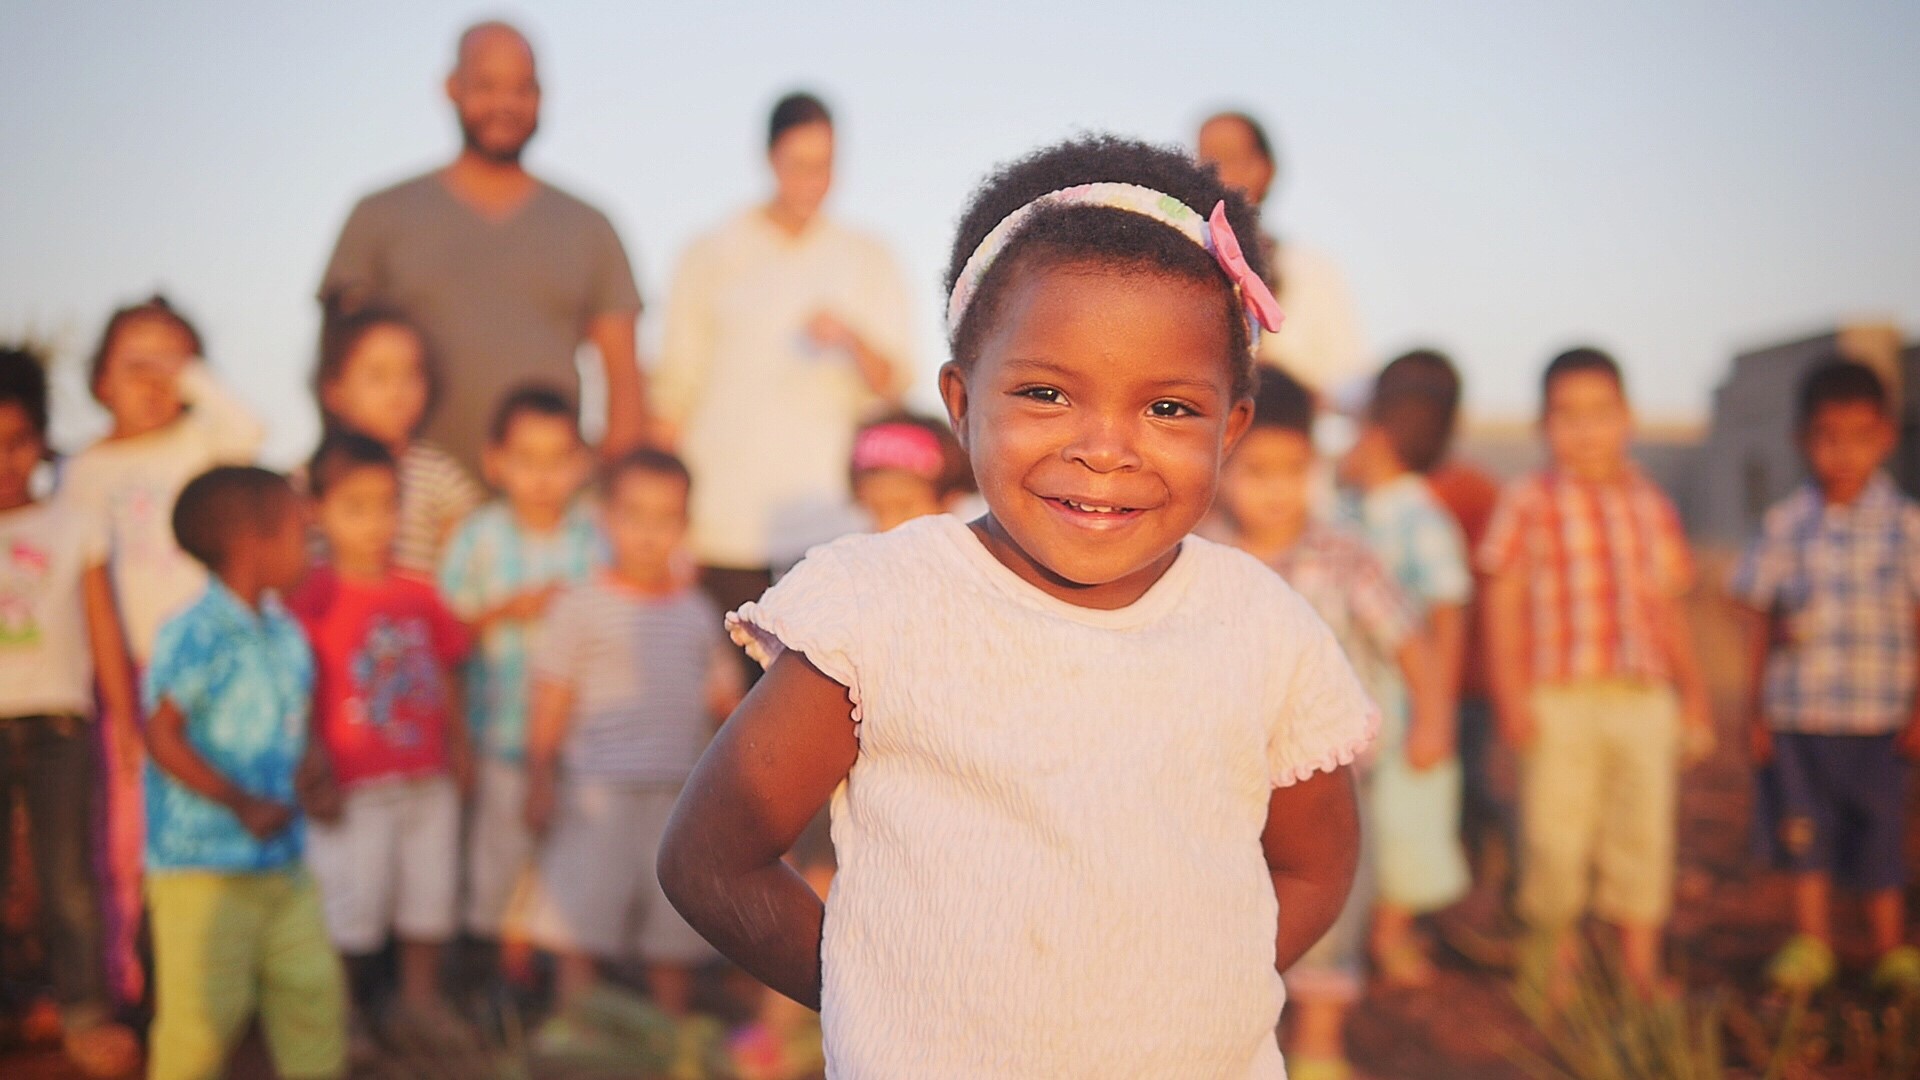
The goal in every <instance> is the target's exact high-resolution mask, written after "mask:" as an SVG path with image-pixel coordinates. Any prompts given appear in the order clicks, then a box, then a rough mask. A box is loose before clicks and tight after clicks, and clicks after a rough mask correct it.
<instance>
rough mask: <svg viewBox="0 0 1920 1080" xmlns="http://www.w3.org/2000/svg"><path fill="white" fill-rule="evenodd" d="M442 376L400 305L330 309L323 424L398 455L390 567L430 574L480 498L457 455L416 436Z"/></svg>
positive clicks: (324, 344) (320, 376) (324, 341)
mask: <svg viewBox="0 0 1920 1080" xmlns="http://www.w3.org/2000/svg"><path fill="white" fill-rule="evenodd" d="M437 378H438V374H437V372H436V371H435V370H434V367H433V363H432V360H431V358H430V357H429V356H428V354H427V346H426V341H425V340H424V339H423V338H422V337H421V336H420V331H419V330H417V329H415V327H414V326H413V324H412V323H410V322H408V321H407V320H406V319H405V318H403V317H402V316H400V315H398V314H397V313H395V312H391V311H384V310H380V309H377V308H375V309H368V310H364V311H359V312H355V313H354V314H352V315H342V316H331V317H329V318H328V320H327V323H326V325H325V327H324V328H322V330H321V334H320V366H319V368H318V369H317V370H316V371H315V372H314V375H313V388H314V396H315V397H316V398H318V399H319V402H320V419H321V427H322V429H323V430H324V431H326V432H329V433H331V432H334V431H353V432H358V433H359V434H361V435H365V436H367V437H369V438H371V439H375V440H377V441H378V442H380V443H381V444H382V445H383V446H385V447H386V448H387V450H388V452H390V453H391V454H392V455H393V457H394V460H395V461H397V462H399V469H400V520H399V525H398V531H397V532H396V534H395V538H394V548H393V568H394V569H395V570H399V571H402V572H405V573H411V574H423V575H427V576H429V577H431V576H432V575H433V574H434V573H435V571H437V570H438V569H439V566H440V554H441V552H442V550H443V549H444V548H445V547H446V542H447V538H448V537H449V536H451V535H452V534H453V530H454V529H455V528H456V527H458V526H459V524H460V522H461V521H463V520H465V519H466V516H467V515H468V514H470V513H472V512H473V510H474V508H475V507H477V506H479V505H480V503H481V501H482V498H483V496H482V494H481V491H480V486H479V485H478V484H476V483H474V481H473V478H472V477H471V476H468V475H467V470H466V469H465V468H464V467H463V466H462V465H461V464H460V462H459V461H457V460H455V459H454V457H453V455H451V454H449V453H447V452H446V451H445V450H442V449H440V447H438V446H436V445H434V444H433V443H430V442H428V441H426V440H424V439H421V438H419V437H418V435H419V432H420V427H421V425H422V424H424V423H425V422H426V418H427V411H428V409H429V408H430V407H431V406H432V404H433V399H434V392H435V389H436V382H437Z"/></svg>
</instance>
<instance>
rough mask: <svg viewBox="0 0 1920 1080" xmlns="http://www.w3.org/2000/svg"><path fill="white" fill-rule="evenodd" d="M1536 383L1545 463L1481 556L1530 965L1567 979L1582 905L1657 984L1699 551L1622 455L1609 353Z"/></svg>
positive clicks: (1626, 423)
mask: <svg viewBox="0 0 1920 1080" xmlns="http://www.w3.org/2000/svg"><path fill="white" fill-rule="evenodd" d="M1541 390H1542V398H1543V410H1542V421H1541V428H1542V431H1543V432H1544V434H1545V436H1546V442H1547V449H1548V453H1549V458H1550V463H1549V464H1548V466H1547V467H1546V468H1545V469H1543V470H1541V471H1539V472H1537V473H1534V474H1532V475H1530V476H1526V477H1523V478H1521V479H1520V480H1518V481H1516V482H1514V483H1513V484H1512V485H1510V486H1509V487H1508V488H1507V490H1506V491H1505V492H1503V493H1502V495H1501V498H1500V504H1499V506H1498V507H1497V508H1496V509H1495V511H1494V517H1493V521H1492V523H1491V524H1490V525H1489V526H1488V529H1487V536H1486V539H1485V540H1484V541H1483V542H1482V544H1481V546H1480V550H1479V553H1478V555H1479V559H1478V561H1479V564H1480V568H1481V570H1482V571H1483V572H1484V573H1485V574H1486V575H1487V576H1488V586H1487V595H1486V606H1485V617H1486V623H1487V625H1486V629H1487V642H1488V645H1489V648H1490V652H1491V658H1492V664H1491V673H1492V675H1493V697H1494V708H1495V711H1496V713H1497V715H1498V720H1499V725H1500V729H1501V733H1502V735H1503V736H1504V737H1505V738H1506V739H1507V740H1508V741H1509V742H1511V743H1512V744H1513V746H1514V747H1515V748H1516V749H1517V750H1518V751H1519V753H1520V754H1521V758H1522V777H1521V792H1520V817H1521V825H1520V827H1521V846H1522V851H1523V854H1522V858H1521V880H1520V890H1519V897H1518V906H1519V909H1520V915H1521V917H1522V918H1523V919H1525V920H1526V921H1527V923H1528V925H1529V927H1530V928H1531V929H1532V931H1533V932H1534V937H1535V940H1534V944H1535V948H1534V949H1533V950H1532V956H1531V959H1532V961H1533V964H1532V971H1531V974H1533V975H1535V976H1547V975H1549V974H1550V975H1551V977H1552V980H1553V986H1554V987H1555V988H1556V989H1564V988H1565V985H1566V984H1565V982H1564V979H1565V977H1566V976H1567V975H1568V974H1569V973H1570V969H1571V966H1572V961H1573V953H1572V946H1573V943H1574V935H1573V934H1572V933H1570V931H1571V929H1572V928H1573V926H1574V924H1575V923H1576V922H1577V921H1578V920H1579V918H1580V917H1581V915H1582V914H1584V913H1585V912H1586V910H1587V909H1588V908H1589V906H1590V907H1591V909H1592V911H1593V913H1594V914H1595V915H1597V916H1599V917H1600V918H1602V919H1604V920H1606V921H1608V922H1610V923H1613V924H1614V925H1615V926H1616V927H1617V928H1618V929H1619V932H1620V944H1621V957H1622V961H1623V964H1624V967H1625V971H1626V974H1627V976H1628V977H1629V978H1630V979H1631V980H1632V981H1633V982H1634V983H1635V985H1636V986H1638V987H1639V988H1640V989H1641V990H1642V992H1651V991H1653V990H1654V989H1655V988H1656V987H1657V986H1658V985H1659V981H1660V978H1661V975H1660V972H1661V963H1660V951H1661V938H1662V931H1663V928H1664V927H1665V925H1666V919H1667V915H1668V911H1669V908H1670V906H1671V903H1672V893H1673V868H1674V811H1675V802H1676V794H1677V788H1678V786H1679V784H1678V772H1679V768H1678V766H1679V764H1680V759H1681V757H1682V754H1683V751H1684V752H1685V754H1686V755H1687V756H1688V757H1690V758H1697V757H1699V756H1704V755H1705V754H1706V753H1707V751H1708V750H1710V749H1711V747H1712V743H1713V735H1712V728H1711V720H1710V714H1709V710H1708V704H1707V695H1706V688H1705V684H1704V683H1703V681H1702V679H1701V676H1700V669H1699V664H1698V662H1697V659H1696V657H1695V655H1694V647H1693V641H1692V638H1691V636H1690V634H1689V633H1688V632H1687V623H1686V619H1685V616H1684V613H1683V612H1682V610H1681V607H1680V603H1679V600H1680V597H1681V595H1682V594H1683V593H1685V591H1686V590H1687V589H1688V587H1689V586H1690V584H1691V579H1692V575H1693V571H1692V559H1691V557H1690V556H1689V554H1688V552H1687V542H1686V537H1685V535H1684V534H1683V533H1682V532H1681V529H1680V522H1679V518H1678V515H1676V514H1675V513H1674V509H1673V506H1672V504H1671V503H1670V502H1668V500H1667V498H1666V496H1665V495H1663V494H1661V492H1660V490H1659V488H1657V487H1655V486H1654V484H1653V483H1652V482H1651V481H1649V480H1648V479H1647V478H1646V477H1645V476H1644V475H1642V474H1641V473H1640V471H1639V470H1638V469H1637V468H1636V467H1635V466H1634V464H1633V461H1632V459H1631V458H1630V457H1629V456H1628V444H1629V441H1630V438H1631V434H1632V416H1631V413H1630V411H1629V409H1628V406H1627V397H1626V384H1625V383H1624V381H1623V380H1622V378H1621V375H1620V368H1619V366H1618V365H1617V364H1615V363H1614V361H1613V359H1612V358H1611V357H1609V356H1608V355H1606V354H1605V353H1603V352H1600V351H1598V350H1596V349H1574V350H1572V351H1570V352H1567V353H1563V354H1561V355H1560V356H1558V357H1556V358H1555V359H1554V360H1553V362H1552V363H1550V364H1548V365H1547V370H1546V374H1545V376H1544V377H1543V379H1542V387H1541ZM1590 882H1591V889H1590V888H1589V883H1590Z"/></svg>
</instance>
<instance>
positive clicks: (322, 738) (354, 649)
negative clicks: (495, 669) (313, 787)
mask: <svg viewBox="0 0 1920 1080" xmlns="http://www.w3.org/2000/svg"><path fill="white" fill-rule="evenodd" d="M307 486H308V493H309V494H310V495H311V496H312V498H313V502H314V511H315V517H316V518H317V519H318V521H319V525H320V532H321V533H322V535H324V536H325V538H326V541H327V550H328V552H329V559H330V561H329V562H328V563H327V564H326V565H324V566H319V567H315V568H314V569H313V570H312V572H310V573H309V574H308V575H307V578H306V580H305V581H304V582H302V583H301V586H300V588H299V589H298V590H297V591H296V592H294V593H293V594H292V595H291V596H290V597H288V600H287V607H288V608H289V610H291V611H292V612H293V613H294V615H295V616H297V617H298V618H299V620H300V622H301V624H302V625H303V627H304V628H305V629H306V632H307V639H308V641H309V642H310V643H311V644H312V646H313V651H314V660H315V666H316V676H315V681H314V702H315V707H314V733H315V735H316V736H317V738H318V742H319V745H318V751H319V754H320V755H321V757H322V758H323V759H324V760H325V762H326V764H327V766H328V769H329V771H330V773H331V775H332V777H333V779H334V782H335V783H336V784H337V785H338V787H339V788H340V790H341V793H342V798H341V811H340V813H339V815H337V816H329V817H325V818H322V817H319V816H318V815H316V817H315V820H314V822H313V824H312V826H311V827H310V828H309V830H308V833H307V860H308V864H309V865H310V866H311V867H312V869H313V875H314V878H315V880H316V881H318V882H319V885H320V899H321V901H322V903H323V906H324V908H325V911H326V916H327V929H328V932H329V933H330V934H331V935H332V938H333V943H334V944H335V945H336V946H337V947H338V948H339V949H340V951H341V952H342V953H344V954H345V956H346V963H347V972H348V975H349V977H350V982H351V985H352V989H353V996H354V998H355V1004H356V1005H358V1006H359V1008H360V1015H362V1016H366V1017H371V1016H372V1015H373V1009H372V1005H373V1000H372V999H373V996H374V992H373V988H374V987H375V986H376V985H377V984H378V981H379V980H378V966H377V962H378V959H379V957H378V952H379V950H380V949H382V948H383V947H384V946H385V945H386V943H387V940H388V938H389V936H393V937H397V938H398V939H399V959H400V1004H401V1008H402V1012H403V1015H404V1017H405V1018H406V1019H409V1020H413V1021H418V1022H423V1023H427V1024H431V1023H434V1022H436V1021H440V1020H443V1019H444V1018H445V1017H446V1015H447V1013H446V1010H445V1008H444V1006H443V1005H442V1003H441V997H440V991H439V982H438V980H439V970H440V959H441V952H442V949H443V947H444V945H445V944H446V942H448V941H449V940H451V939H452V937H453V933H454V928H455V923H454V907H455V894H456V890H457V886H458V879H459V868H458V861H459V850H460V789H461V788H463V787H465V786H467V785H468V784H469V783H470V782H471V781H472V778H473V761H472V757H471V756H470V755H469V754H468V752H467V731H466V722H465V718H464V717H462V716H459V715H457V710H458V705H457V702H458V700H459V699H458V696H457V694H456V692H455V688H454V686H453V685H452V677H451V672H452V669H453V666H454V665H455V664H457V663H459V661H460V660H461V659H462V658H463V657H464V656H465V654H466V650H467V631H466V627H464V626H463V625H461V624H460V622H459V620H457V619H455V618H454V617H453V615H452V614H451V613H450V612H448V611H447V609H446V607H445V606H443V605H442V604H441V602H440V594H439V593H438V592H437V591H436V590H435V589H434V587H433V585H431V584H430V583H428V582H426V581H423V580H420V579H418V578H414V577H412V576H410V575H407V574H404V573H402V572H400V571H398V570H396V569H395V568H394V567H393V565H392V562H391V559H392V557H393V550H394V535H395V531H396V529H397V526H398V521H399V518H400V503H401V498H400V491H399V487H400V475H399V467H398V465H397V464H396V462H395V461H394V458H393V455H392V454H391V453H389V452H388V450H387V448H386V446H384V445H383V444H381V443H379V442H375V441H374V440H372V439H370V438H367V437H365V436H362V435H353V434H347V433H338V434H333V435H329V436H327V437H326V438H325V439H324V440H322V441H321V443H320V449H319V450H318V451H317V452H316V453H315V454H314V455H313V460H312V463H311V464H309V465H308V467H307Z"/></svg>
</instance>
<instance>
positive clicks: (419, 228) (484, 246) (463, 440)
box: [320, 171, 640, 468]
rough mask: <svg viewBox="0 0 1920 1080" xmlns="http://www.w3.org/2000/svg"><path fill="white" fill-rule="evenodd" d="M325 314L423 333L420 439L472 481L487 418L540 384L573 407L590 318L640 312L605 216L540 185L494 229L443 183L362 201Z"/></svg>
mask: <svg viewBox="0 0 1920 1080" xmlns="http://www.w3.org/2000/svg"><path fill="white" fill-rule="evenodd" d="M320 301H321V303H322V304H323V305H325V306H326V308H327V309H328V310H353V309H355V308H358V307H362V306H365V305H367V304H370V303H371V304H379V305H381V306H384V307H392V308H396V309H398V310H399V311H400V312H401V313H402V314H404V315H406V316H407V317H408V318H409V319H411V320H412V321H413V322H414V323H415V324H417V325H418V326H419V327H420V330H421V332H422V333H423V334H424V335H425V337H426V340H427V344H428V346H429V347H430V348H431V350H432V352H433V355H434V358H435V363H436V365H437V367H438V376H439V400H438V404H437V405H436V406H435V408H434V410H433V413H432V415H431V416H430V418H429V419H428V423H427V428H426V431H425V433H424V434H425V435H426V436H427V437H428V438H430V439H432V440H433V441H435V442H437V443H439V444H440V445H441V446H443V447H445V448H446V449H447V450H448V451H450V452H451V453H452V454H453V455H454V456H455V457H457V458H459V459H460V460H461V461H462V462H464V463H465V464H466V465H467V467H468V468H477V466H478V463H479V460H480V451H481V450H482V449H483V448H484V447H485V445H486V433H487V425H488V423H489V421H490V420H491V418H492V416H493V411H494V407H495V406H496V405H497V404H498V403H499V401H500V399H501V398H502V397H503V396H505V395H506V394H507V393H508V392H509V391H511V390H512V389H513V388H515V387H517V386H519V385H521V384H523V383H529V382H539V383H545V384H549V385H551V386H553V387H555V388H556V389H559V390H561V391H563V392H565V393H567V394H568V395H569V396H571V397H573V398H574V400H576V401H577V400H578V399H579V393H580V375H579V369H578V368H577V367H576V366H575V354H576V352H577V351H578V349H579V347H580V344H581V343H582V342H583V341H584V340H585V339H586V334H587V328H588V326H589V325H590V324H591V323H592V322H593V320H594V319H596V318H598V317H600V316H602V315H606V314H617V313H638V312H639V310H640V293H639V290H638V289H637V288H636V287H635V285H634V280H633V269H632V267H631V265H630V264H629V263H628V261H627V253H626V249H625V248H624V247H622V246H621V243H620V237H619V235H618V234H616V233H615V232H614V230H613V225H612V224H611V223H610V222H609V221H608V220H607V218H606V215H605V214H602V213H601V212H600V211H598V210H596V209H594V208H593V207H591V206H589V205H587V204H586V203H585V202H582V201H581V200H579V199H577V198H575V197H573V196H572V195H569V194H567V193H566V192H564V191H561V190H559V189H558V188H555V187H553V186H552V185H549V184H546V183H541V184H539V186H538V187H537V188H536V189H535V190H534V193H533V194H532V195H531V196H529V197H528V199H527V201H526V202H525V203H524V204H523V205H521V206H520V208H519V209H517V210H515V211H514V212H513V213H512V214H511V215H510V216H508V217H506V218H504V219H501V220H498V221H495V220H491V219H488V218H486V217H483V216H482V215H481V214H480V213H479V212H478V211H476V210H474V209H473V208H472V207H471V206H469V205H467V204H466V203H463V202H461V201H460V200H459V199H458V198H457V197H456V196H455V195H454V194H453V192H452V191H450V190H448V188H447V186H446V184H445V183H444V182H443V181H442V180H441V179H440V174H439V172H438V171H435V172H431V173H428V174H426V175H425V176H421V177H417V178H415V179H412V180H408V181H405V182H404V183H400V184H396V185H395V186H393V187H390V188H387V189H386V190H384V191H378V192H375V193H374V194H372V195H369V196H367V197H366V198H364V199H362V200H360V202H359V204H358V205H356V206H355V207H354V208H353V213H352V214H351V215H349V216H348V218H347V223H346V226H345V227H344V228H342V229H341V230H340V240H339V243H338V244H336V245H335V246H334V250H333V258H332V260H330V261H329V262H328V264H327V270H326V275H325V277H324V278H323V279H322V281H321V284H320Z"/></svg>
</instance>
